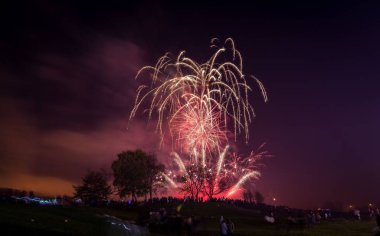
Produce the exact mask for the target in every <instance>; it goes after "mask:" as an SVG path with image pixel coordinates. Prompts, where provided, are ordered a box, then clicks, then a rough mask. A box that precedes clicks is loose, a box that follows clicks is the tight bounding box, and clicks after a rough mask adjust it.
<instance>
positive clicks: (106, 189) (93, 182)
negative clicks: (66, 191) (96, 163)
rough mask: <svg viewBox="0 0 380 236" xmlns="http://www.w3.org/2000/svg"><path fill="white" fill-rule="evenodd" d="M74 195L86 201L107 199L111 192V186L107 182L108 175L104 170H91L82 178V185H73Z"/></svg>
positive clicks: (92, 201) (93, 201)
mask: <svg viewBox="0 0 380 236" xmlns="http://www.w3.org/2000/svg"><path fill="white" fill-rule="evenodd" d="M73 187H74V189H75V193H74V196H75V197H79V198H81V199H82V201H83V202H85V203H87V204H88V203H90V204H92V203H95V202H98V201H101V200H106V199H107V198H108V196H109V195H110V194H111V186H109V185H108V183H107V177H106V176H105V174H104V172H102V171H90V172H88V173H87V174H86V176H85V177H83V178H82V185H79V186H73Z"/></svg>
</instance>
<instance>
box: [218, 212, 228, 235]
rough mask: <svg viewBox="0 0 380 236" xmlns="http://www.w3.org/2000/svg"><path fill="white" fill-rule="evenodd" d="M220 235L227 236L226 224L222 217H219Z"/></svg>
mask: <svg viewBox="0 0 380 236" xmlns="http://www.w3.org/2000/svg"><path fill="white" fill-rule="evenodd" d="M220 235H221V236H227V235H228V227H227V223H226V221H225V220H224V218H223V216H222V217H220Z"/></svg>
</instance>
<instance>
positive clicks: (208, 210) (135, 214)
mask: <svg viewBox="0 0 380 236" xmlns="http://www.w3.org/2000/svg"><path fill="white" fill-rule="evenodd" d="M181 206H182V207H181V208H177V209H178V210H179V213H180V214H181V215H182V216H190V215H191V216H193V217H194V219H196V222H198V224H197V225H198V227H196V229H194V231H195V232H192V235H219V225H218V220H219V217H220V216H221V215H223V216H225V217H228V218H229V219H231V220H232V221H233V222H234V224H235V227H236V230H235V233H234V235H258V236H261V235H263V236H264V235H265V236H271V235H289V236H290V235H299V236H301V235H305V236H312V235H323V236H333V235H334V236H335V235H336V236H339V235H341V236H350V235H352V236H370V235H375V233H374V232H373V228H374V227H375V225H376V223H375V221H374V220H362V221H354V220H347V219H331V220H327V221H322V222H321V223H320V224H315V225H311V226H310V225H307V224H306V225H291V224H289V223H287V222H286V220H285V219H283V220H280V222H278V223H275V224H269V223H266V222H265V221H264V219H263V215H262V214H261V213H260V212H259V211H258V210H253V209H244V208H241V207H237V206H231V205H224V204H220V203H203V204H196V203H187V204H184V205H181ZM144 208H145V207H139V208H124V209H110V208H96V207H84V206H39V205H24V204H15V203H5V202H0V235H3V236H5V235H178V232H181V233H180V235H185V230H184V228H183V227H182V228H180V224H181V223H180V222H176V221H175V220H173V219H170V220H169V221H170V223H169V224H168V225H160V224H158V225H156V228H155V233H153V234H152V233H149V232H148V229H147V228H140V227H137V226H135V225H134V224H130V221H136V220H139V218H141V215H142V214H146V212H148V210H147V209H144ZM142 212H145V213H142ZM173 222H174V224H173Z"/></svg>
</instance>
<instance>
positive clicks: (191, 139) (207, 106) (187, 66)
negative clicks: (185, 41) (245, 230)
mask: <svg viewBox="0 0 380 236" xmlns="http://www.w3.org/2000/svg"><path fill="white" fill-rule="evenodd" d="M216 42H217V40H216V39H213V40H212V45H211V47H216V48H217V50H216V51H215V53H214V54H213V55H212V56H211V57H210V59H209V60H207V61H206V62H205V63H202V64H200V63H197V62H196V61H194V60H192V59H190V58H188V57H186V56H185V52H184V51H182V52H180V53H179V54H178V56H177V57H175V58H172V57H170V56H169V54H168V53H167V54H165V55H164V56H162V57H161V58H159V60H158V61H157V63H156V65H155V66H145V67H143V68H142V69H140V70H139V72H138V73H137V76H136V79H139V78H141V77H142V76H144V75H148V76H149V78H151V79H152V82H151V86H147V85H141V86H139V87H138V89H137V96H136V100H135V106H134V108H133V109H132V112H131V115H130V118H131V119H132V118H133V117H134V116H135V115H136V112H137V111H138V110H139V109H140V107H142V106H144V105H145V104H146V103H145V101H147V103H148V107H147V108H146V110H145V111H147V113H148V117H149V119H152V118H153V117H154V118H155V120H156V122H157V123H156V128H157V131H158V132H159V134H160V135H161V138H162V140H164V137H165V135H166V133H165V131H166V130H169V132H168V133H169V134H170V137H171V138H173V140H174V143H175V144H176V145H175V148H179V150H180V151H181V153H182V154H185V155H186V156H188V157H189V161H188V163H187V166H198V165H199V166H201V169H202V171H201V172H202V173H198V174H197V175H195V176H196V177H197V179H202V178H200V176H203V179H202V180H201V181H204V182H205V184H204V185H205V186H207V185H208V186H209V188H212V189H213V190H212V192H214V189H215V188H218V187H217V186H218V183H220V182H221V179H222V177H221V175H222V173H225V172H228V171H233V167H232V166H231V163H230V161H229V160H227V161H225V157H226V154H227V152H228V149H229V146H228V142H229V140H228V138H227V133H229V132H230V133H231V134H233V136H234V139H235V140H234V141H236V138H237V136H238V135H240V134H243V135H244V137H245V140H246V141H248V139H249V124H250V123H251V122H252V120H253V118H254V116H255V112H254V109H253V106H252V105H251V104H250V103H249V97H248V95H249V93H250V92H252V89H251V87H250V86H249V85H248V83H247V81H246V76H245V75H244V74H243V60H242V57H241V54H240V52H239V51H238V50H237V49H236V48H235V44H234V41H233V40H232V39H230V38H228V39H227V40H226V41H225V43H224V45H223V46H222V47H220V48H219V47H217V46H216V44H215V43H216ZM228 58H229V59H228ZM248 78H252V79H253V80H254V81H255V82H256V83H257V84H258V87H259V88H260V91H261V94H262V96H263V98H264V101H265V102H266V101H267V100H268V99H267V94H266V91H265V89H264V86H263V84H262V83H261V82H260V81H259V80H258V79H257V78H255V77H253V76H250V77H248ZM172 156H173V157H174V161H175V162H176V163H177V164H178V166H179V169H180V171H181V173H182V175H183V176H184V177H185V179H190V176H191V175H190V174H189V171H187V168H186V165H185V163H184V161H183V160H182V159H181V158H180V155H178V154H177V153H175V152H174V153H173V154H172ZM233 158H234V157H233V156H232V159H231V160H233ZM236 158H237V157H236ZM250 159H252V158H251V157H248V158H245V159H244V161H241V160H239V161H237V160H236V163H237V164H239V165H244V169H246V170H247V171H246V172H242V173H240V179H238V180H237V182H236V183H237V184H236V185H235V186H233V187H232V189H231V191H232V190H234V191H236V189H238V188H239V187H240V186H241V184H242V183H243V182H245V181H247V180H248V179H252V178H257V177H258V176H259V172H258V171H257V170H254V169H253V167H252V165H251V163H250V162H249V160H250ZM252 164H253V163H252ZM196 169H199V168H196ZM205 176H208V177H207V178H209V179H211V181H205V180H206V179H207V178H206V177H205ZM165 178H166V179H170V181H169V183H171V185H172V186H174V184H175V182H174V181H173V179H172V178H171V177H170V175H165ZM207 183H209V184H207ZM175 185H177V184H175ZM185 185H187V184H185ZM231 191H230V192H229V195H230V193H231ZM234 191H233V192H234Z"/></svg>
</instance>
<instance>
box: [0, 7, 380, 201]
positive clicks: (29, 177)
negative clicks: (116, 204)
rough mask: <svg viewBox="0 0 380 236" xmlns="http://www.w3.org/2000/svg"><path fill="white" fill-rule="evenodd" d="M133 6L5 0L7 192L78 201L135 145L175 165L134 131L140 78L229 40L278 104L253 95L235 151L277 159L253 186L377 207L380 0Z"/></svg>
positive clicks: (269, 193)
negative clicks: (76, 195)
mask: <svg viewBox="0 0 380 236" xmlns="http://www.w3.org/2000/svg"><path fill="white" fill-rule="evenodd" d="M64 2H65V3H64ZM126 2H128V1H120V2H111V3H110V2H109V1H105V2H104V3H103V4H100V3H99V4H96V3H91V2H88V3H87V4H86V3H75V2H72V3H69V2H66V1H62V2H61V3H52V2H48V1H29V3H23V4H22V3H19V2H18V3H15V2H14V1H1V3H0V107H1V115H0V162H1V165H0V187H12V188H19V189H27V190H34V191H35V192H38V193H43V194H71V193H72V192H73V189H72V184H76V183H79V181H80V179H81V177H82V176H83V175H84V174H85V173H86V171H88V170H96V169H99V168H106V169H109V167H110V164H111V163H112V161H113V160H115V159H116V154H117V153H119V152H120V151H122V150H128V149H135V148H143V149H144V150H146V151H150V152H156V153H158V154H159V157H160V158H161V159H162V161H164V162H165V161H167V158H165V151H164V150H161V151H159V150H158V140H159V137H158V135H152V132H153V131H154V130H153V129H152V128H151V126H149V125H147V121H146V119H142V118H141V119H137V120H134V121H133V122H132V123H130V124H129V125H128V119H129V113H130V110H131V108H132V105H133V101H134V97H135V94H136V93H135V90H136V88H137V86H138V83H137V82H136V81H135V80H134V76H135V74H136V72H137V70H138V69H139V68H140V67H142V66H144V65H147V64H153V63H155V61H156V60H157V59H158V57H159V56H161V55H162V54H164V53H165V52H168V51H169V52H173V53H175V54H176V53H178V52H179V51H181V50H183V49H184V50H186V51H187V56H189V57H191V58H193V59H195V60H198V61H205V60H206V59H208V57H209V56H210V55H211V54H212V52H213V51H212V49H210V47H209V46H210V39H211V38H214V37H218V38H220V39H222V40H224V39H225V38H228V37H232V38H233V39H234V40H235V43H236V47H237V49H239V50H240V51H241V52H242V55H243V58H244V67H245V74H247V75H249V74H253V75H255V76H256V77H258V78H259V79H260V80H261V81H262V82H263V83H264V85H265V87H266V89H267V92H268V96H269V102H268V103H266V104H265V103H264V102H263V100H262V99H261V97H260V96H259V95H258V94H257V93H256V94H253V96H251V102H252V103H253V104H254V107H255V109H256V114H257V117H256V119H255V120H254V122H253V124H252V125H251V128H250V130H251V131H250V132H251V139H250V141H249V143H248V144H245V143H244V142H242V143H238V144H237V146H238V148H239V152H240V153H242V154H247V153H249V152H250V150H252V149H255V148H257V147H258V146H259V145H260V144H261V143H263V142H266V143H267V145H266V149H267V150H269V151H270V153H271V154H273V155H274V157H271V158H267V159H266V160H265V161H264V162H265V167H264V168H263V169H262V178H261V179H260V180H259V181H257V182H256V186H257V189H258V190H259V191H261V192H262V193H263V194H264V196H265V198H266V202H268V203H272V201H271V199H272V198H273V197H276V198H277V204H281V205H282V204H283V205H288V206H292V207H322V206H323V205H324V203H325V202H326V201H336V202H340V203H341V204H343V205H347V204H354V205H366V204H368V203H369V202H372V203H378V204H380V199H379V197H380V187H379V186H380V171H379V170H380V159H379V157H378V153H379V140H380V138H379V134H380V123H379V120H380V93H379V92H378V91H379V86H380V82H379V81H380V79H379V78H380V43H379V42H380V30H379V29H380V14H379V12H380V3H379V2H378V1H357V2H350V3H349V2H347V1H344V2H342V1H336V2H335V3H333V1H327V2H321V1H315V3H311V2H309V1H304V2H308V3H298V2H289V3H277V2H274V1H269V2H268V1H265V2H266V3H265V4H263V3H261V4H255V3H253V4H250V5H244V4H243V3H239V2H238V1H230V3H229V4H223V3H220V2H217V1H215V2H209V3H207V4H206V3H201V2H199V3H196V2H193V1H187V3H181V4H180V3H175V4H173V3H169V2H166V3H151V4H148V3H144V4H143V3H135V4H126ZM136 2H140V1H136ZM340 2H342V3H340ZM251 82H252V83H251ZM251 82H250V84H251V85H252V86H254V83H253V81H251Z"/></svg>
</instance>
